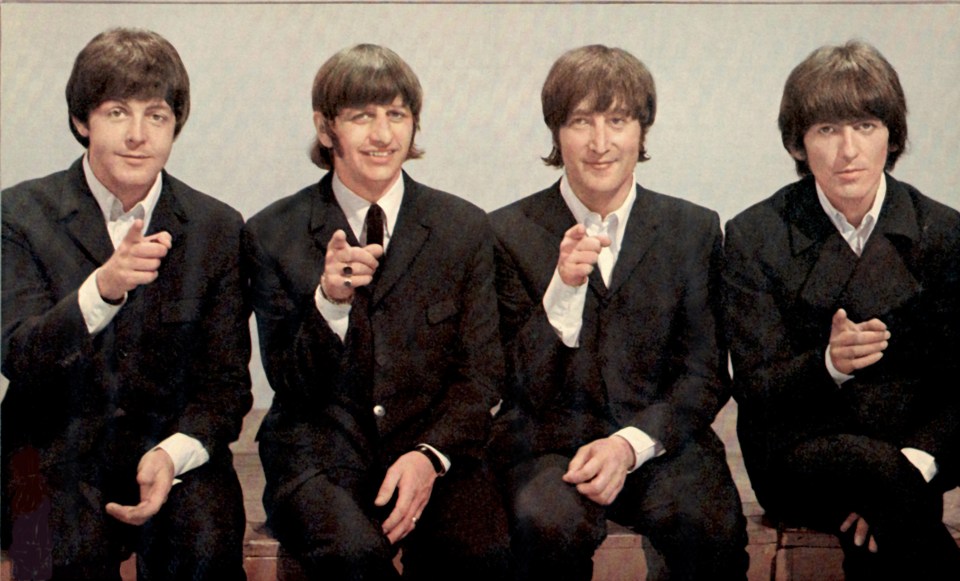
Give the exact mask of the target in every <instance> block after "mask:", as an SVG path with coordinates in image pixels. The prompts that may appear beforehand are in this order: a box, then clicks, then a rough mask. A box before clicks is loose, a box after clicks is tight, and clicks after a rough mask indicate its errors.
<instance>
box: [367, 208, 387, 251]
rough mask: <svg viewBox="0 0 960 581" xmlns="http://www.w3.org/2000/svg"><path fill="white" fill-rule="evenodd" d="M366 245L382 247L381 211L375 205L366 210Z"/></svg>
mask: <svg viewBox="0 0 960 581" xmlns="http://www.w3.org/2000/svg"><path fill="white" fill-rule="evenodd" d="M367 244H379V245H381V246H383V209H381V208H380V206H378V205H376V204H373V205H372V206H370V209H369V210H367Z"/></svg>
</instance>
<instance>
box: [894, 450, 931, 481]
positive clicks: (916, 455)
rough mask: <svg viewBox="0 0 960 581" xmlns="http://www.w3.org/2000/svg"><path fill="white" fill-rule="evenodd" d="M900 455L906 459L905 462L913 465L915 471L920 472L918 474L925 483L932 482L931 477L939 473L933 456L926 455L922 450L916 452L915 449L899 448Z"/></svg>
mask: <svg viewBox="0 0 960 581" xmlns="http://www.w3.org/2000/svg"><path fill="white" fill-rule="evenodd" d="M900 453H901V454H903V455H904V456H906V457H907V460H909V461H910V463H911V464H913V465H914V466H915V467H916V468H917V470H919V471H920V474H922V475H923V479H924V480H926V481H927V482H930V481H931V480H933V477H934V476H936V475H937V472H939V471H940V468H939V467H938V466H937V461H936V460H935V459H934V457H933V456H931V455H930V454H927V453H926V452H924V451H923V450H918V449H916V448H901V450H900Z"/></svg>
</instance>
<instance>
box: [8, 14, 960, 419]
mask: <svg viewBox="0 0 960 581" xmlns="http://www.w3.org/2000/svg"><path fill="white" fill-rule="evenodd" d="M958 22H960V4H956V3H901V4H841V3H827V4H802V3H781V2H777V3H769V4H754V3H750V4H748V3H737V2H730V3H686V2H680V3H617V4H610V3H584V2H563V3H519V2H515V3H467V2H462V3H458V2H452V3H449V2H448V3H442V4H439V3H436V4H435V3H422V2H421V3H414V2H397V3H364V2H360V3H352V4H350V3H281V2H259V3H193V4H191V3H145V2H101V3H72V2H71V3H9V2H8V3H3V4H0V186H2V187H4V188H6V187H9V186H11V185H13V184H15V183H18V182H20V181H22V180H24V179H29V178H33V177H38V176H41V175H46V174H48V173H51V172H54V171H58V170H61V169H64V168H66V167H67V166H68V165H69V164H70V163H71V162H72V161H73V160H74V159H76V158H77V157H79V156H80V154H81V153H82V149H81V147H80V146H79V145H78V144H77V143H76V142H75V141H74V139H73V137H72V136H71V134H70V132H69V130H68V127H67V110H66V103H65V100H64V95H63V91H64V87H65V85H66V81H67V77H68V76H69V72H70V67H71V65H72V62H73V59H74V58H75V56H76V54H77V52H79V50H80V49H81V48H82V47H83V46H84V45H85V44H86V43H87V42H88V41H89V40H90V39H91V38H92V37H93V36H94V35H96V34H97V33H98V32H100V31H102V30H104V29H106V28H110V27H114V26H134V27H143V28H149V29H152V30H155V31H157V32H159V33H160V34H162V35H163V36H165V37H166V38H167V39H169V40H170V41H171V42H172V43H173V44H174V45H175V46H176V47H177V49H178V50H179V52H180V54H181V57H182V58H183V60H184V62H185V64H186V66H187V70H188V71H189V73H190V77H191V83H192V112H191V115H190V119H189V121H188V123H187V124H186V126H185V127H184V130H183V133H182V134H181V136H180V138H179V139H178V141H177V143H176V145H175V146H174V150H173V155H172V156H171V158H170V161H169V163H168V166H167V167H168V169H169V170H170V172H171V173H173V174H174V175H176V176H178V177H179V178H181V179H183V180H184V181H186V182H187V183H189V184H191V185H192V186H194V187H196V188H198V189H200V190H202V191H205V192H207V193H210V194H212V195H214V196H216V197H218V198H220V199H222V200H224V201H226V202H227V203H229V204H231V205H233V206H234V207H236V208H237V209H238V210H240V211H241V212H242V213H243V214H244V216H246V217H249V216H250V215H252V214H253V213H254V212H256V211H257V210H259V209H261V208H263V207H264V206H266V205H267V204H268V203H270V202H271V201H273V200H275V199H277V198H279V197H282V196H286V195H289V194H291V193H293V192H295V191H297V190H298V189H300V188H301V187H303V186H305V185H307V184H308V183H310V182H313V181H316V180H317V179H319V177H320V175H321V172H320V170H318V169H317V168H316V167H314V166H313V165H311V163H310V162H309V160H308V158H307V148H308V146H309V144H310V142H311V136H312V125H311V109H310V85H311V81H312V78H313V75H314V73H315V72H316V70H317V68H318V67H319V66H320V64H321V63H322V62H323V61H324V60H326V59H327V58H328V57H329V56H330V55H332V54H333V53H334V52H335V51H337V50H339V49H341V48H343V47H346V46H350V45H353V44H356V43H359V42H373V43H378V44H383V45H386V46H389V47H390V48H392V49H394V50H395V51H396V52H397V53H399V54H400V56H402V57H403V58H404V59H406V60H407V61H408V62H409V63H410V64H411V65H412V67H413V68H414V70H415V71H416V72H417V74H418V75H419V77H420V80H421V83H422V84H423V87H424V92H425V103H424V110H423V114H422V118H421V132H420V134H419V136H418V143H419V144H420V146H421V147H422V148H423V149H425V150H426V152H427V153H426V156H425V157H424V158H423V159H421V160H418V161H414V162H410V163H408V164H407V166H406V168H407V170H408V171H409V172H410V173H411V175H413V176H414V177H415V178H416V179H418V180H420V181H422V182H424V183H427V184H429V185H432V186H435V187H438V188H441V189H445V190H447V191H451V192H453V193H455V194H458V195H460V196H462V197H464V198H466V199H468V200H471V201H473V202H475V203H476V204H477V205H479V206H481V207H482V208H484V209H486V210H493V209H495V208H498V207H500V206H502V205H504V204H506V203H508V202H511V201H513V200H516V199H518V198H520V197H522V196H524V195H527V194H529V193H532V192H533V191H535V190H539V189H541V188H543V187H546V186H547V185H549V184H550V183H551V182H553V181H554V180H556V179H557V178H558V177H559V172H558V171H557V170H553V169H549V168H546V167H545V166H544V165H543V164H542V163H541V162H540V159H539V158H540V157H541V156H544V155H546V154H547V153H548V152H549V145H550V137H549V133H548V131H547V129H546V127H545V126H544V124H543V120H542V117H541V112H540V101H539V93H540V87H541V85H542V83H543V79H544V78H545V76H546V74H547V70H548V69H549V67H550V64H551V63H552V62H553V61H554V60H555V59H556V58H557V57H558V56H559V55H560V54H561V53H563V52H564V51H565V50H567V49H570V48H573V47H576V46H580V45H583V44H589V43H602V44H607V45H610V46H619V47H622V48H625V49H627V50H629V51H630V52H632V53H633V54H635V55H636V56H637V57H639V58H640V59H641V60H643V61H644V62H645V63H646V64H647V66H648V67H649V68H650V69H651V71H652V72H653V75H654V78H655V80H656V83H657V90H658V97H659V108H658V115H657V120H656V123H655V124H654V126H653V129H652V132H651V133H650V135H649V138H648V151H649V152H650V154H651V156H652V159H651V161H649V162H647V163H644V164H640V165H639V166H638V169H637V176H638V179H639V181H640V182H641V183H643V184H644V185H645V186H647V187H649V188H652V189H654V190H659V191H662V192H664V193H669V194H672V195H675V196H678V197H682V198H686V199H689V200H691V201H694V202H697V203H699V204H702V205H705V206H708V207H711V208H713V209H715V210H717V211H718V212H719V213H720V216H721V219H722V220H726V219H729V218H731V217H732V216H733V215H734V214H736V213H737V212H738V211H740V210H742V209H744V208H746V207H747V206H749V205H751V204H753V203H755V202H758V201H760V200H761V199H763V198H765V197H767V196H769V195H770V194H772V193H773V192H774V191H775V190H776V189H777V188H779V187H780V186H782V185H784V184H786V183H787V182H789V181H792V180H794V179H796V175H795V174H794V172H793V163H792V161H791V159H790V158H789V156H788V155H787V153H786V152H785V151H784V150H783V147H782V145H781V143H780V136H779V132H778V130H777V126H776V116H777V109H778V106H779V101H780V94H781V91H782V88H783V82H784V80H785V79H786V77H787V74H788V73H789V72H790V70H791V69H792V68H793V67H794V66H795V65H796V64H797V63H799V62H800V61H801V60H802V59H803V58H804V57H805V56H806V55H807V54H809V53H810V52H811V51H812V50H813V49H815V48H817V47H818V46H820V45H822V44H828V43H829V44H837V43H842V42H844V41H846V40H848V39H850V38H860V39H863V40H866V41H868V42H870V43H872V44H874V45H875V46H877V48H879V49H880V51H881V52H882V53H883V54H884V55H885V56H886V57H887V58H888V59H889V60H890V61H891V63H893V65H894V66H895V67H896V68H897V70H898V72H899V73H900V78H901V82H902V83H903V85H904V89H905V91H906V94H907V104H908V107H909V109H910V114H909V117H908V122H909V127H910V142H909V148H908V151H907V153H906V155H904V156H903V157H902V158H901V161H900V162H899V164H898V166H897V169H896V171H895V172H894V173H895V175H896V176H897V177H898V178H899V179H902V180H904V181H907V182H910V183H912V184H914V185H915V186H917V187H919V188H920V189H921V191H923V192H924V193H926V194H927V195H929V196H931V197H933V198H935V199H937V200H940V201H942V202H945V203H947V204H949V205H951V206H953V207H960V114H958V113H957V112H958V111H960V31H958V28H957V23H958ZM251 369H252V370H253V374H254V382H255V395H256V404H255V405H256V406H257V407H267V406H268V405H269V402H270V399H271V392H270V389H269V386H268V385H267V384H266V381H265V379H264V376H263V372H262V368H261V367H260V362H259V356H258V355H257V354H256V352H255V355H254V358H253V361H252V362H251Z"/></svg>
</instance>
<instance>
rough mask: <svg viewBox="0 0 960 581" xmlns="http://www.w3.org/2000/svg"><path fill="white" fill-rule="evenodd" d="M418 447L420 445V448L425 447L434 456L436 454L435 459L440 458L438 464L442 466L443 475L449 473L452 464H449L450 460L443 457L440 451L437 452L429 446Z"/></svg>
mask: <svg viewBox="0 0 960 581" xmlns="http://www.w3.org/2000/svg"><path fill="white" fill-rule="evenodd" d="M420 445H421V446H426V447H427V448H430V451H431V452H433V453H434V454H436V455H437V458H440V462H441V463H442V464H443V471H444V473H446V472H449V471H450V466H452V463H451V462H450V458H447V457H446V456H445V455H443V453H441V452H440V450H437V449H436V448H434V447H433V446H431V445H430V444H420Z"/></svg>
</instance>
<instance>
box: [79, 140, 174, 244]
mask: <svg viewBox="0 0 960 581" xmlns="http://www.w3.org/2000/svg"><path fill="white" fill-rule="evenodd" d="M89 155H90V154H89V153H85V154H83V174H84V177H86V179H87V186H88V187H89V188H90V191H91V192H92V193H93V197H94V199H95V200H97V205H98V206H100V212H101V213H102V214H103V220H104V222H108V223H109V222H113V221H116V220H117V219H119V218H124V217H129V216H131V215H133V216H135V215H136V214H138V213H140V212H143V231H144V232H147V231H148V228H149V227H150V219H151V218H152V217H153V209H154V208H156V206H157V200H159V199H160V192H161V191H162V190H163V172H160V173H158V174H157V179H156V180H155V181H154V182H153V185H152V186H150V190H149V191H148V192H147V195H146V197H144V198H143V199H142V200H140V201H139V202H137V204H136V205H135V206H134V207H132V208H130V211H129V212H124V211H123V203H122V202H121V201H120V199H119V198H117V197H116V196H115V195H113V193H112V192H111V191H110V190H108V189H107V186H105V185H103V183H101V182H100V180H99V179H97V176H96V175H95V174H94V173H93V168H92V167H90V159H89ZM138 208H141V209H138Z"/></svg>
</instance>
